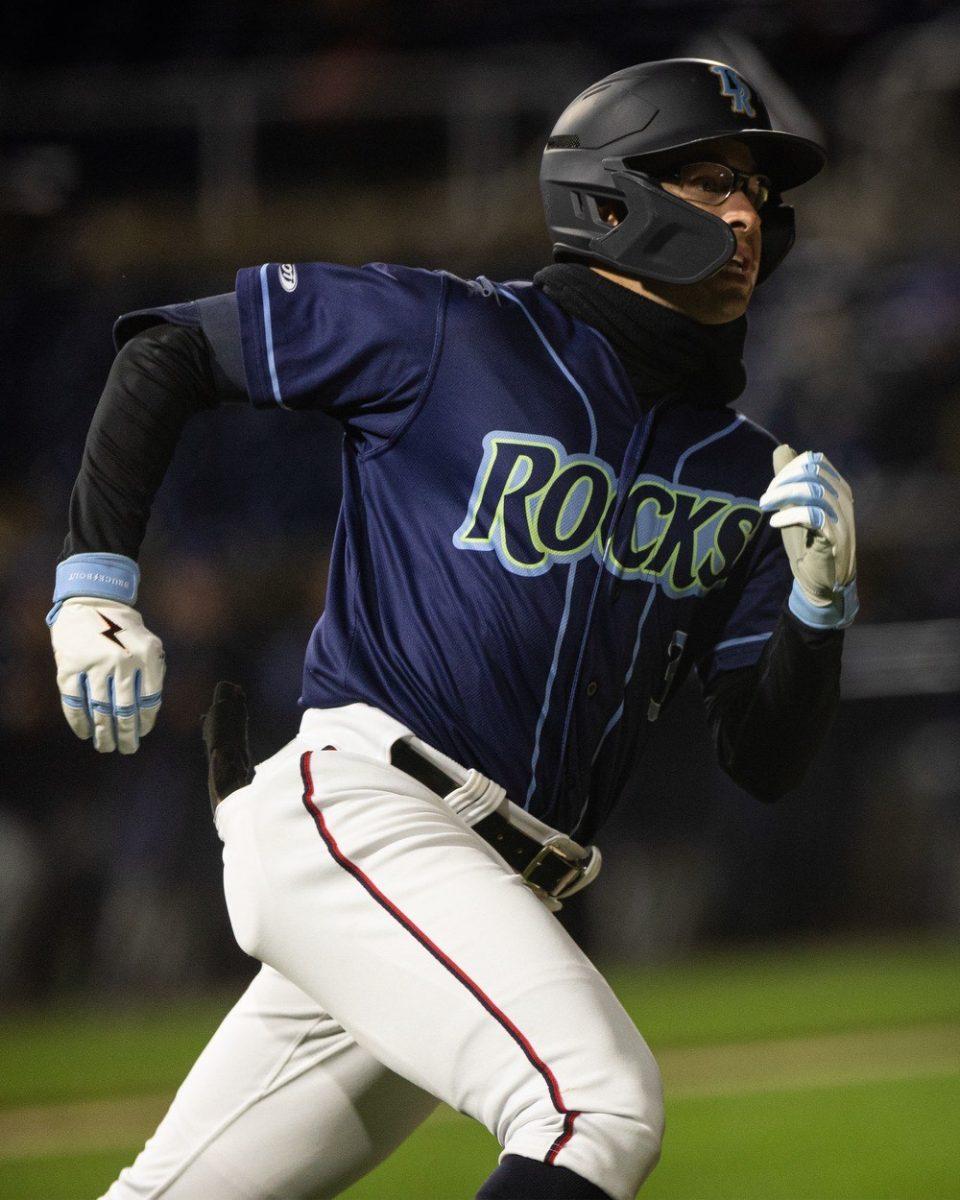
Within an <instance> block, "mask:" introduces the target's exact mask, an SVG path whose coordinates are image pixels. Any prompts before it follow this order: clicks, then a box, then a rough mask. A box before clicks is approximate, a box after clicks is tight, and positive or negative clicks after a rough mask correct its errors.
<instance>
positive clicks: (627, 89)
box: [540, 58, 826, 283]
mask: <svg viewBox="0 0 960 1200" xmlns="http://www.w3.org/2000/svg"><path fill="white" fill-rule="evenodd" d="M719 138H736V139H737V140H738V141H740V142H743V143H745V144H746V145H747V146H748V147H749V149H750V151H751V153H752V154H753V157H754V159H755V161H756V163H757V170H758V171H761V172H762V173H763V174H765V175H767V176H769V177H770V179H771V180H772V184H773V190H772V192H771V195H770V198H769V199H768V200H767V202H766V204H765V205H764V206H763V209H762V210H761V217H762V222H763V225H762V229H763V250H762V254H761V259H760V270H759V276H758V279H759V281H762V280H764V279H765V278H766V277H767V276H768V275H769V274H770V272H771V271H772V270H773V269H774V268H775V267H776V266H777V265H778V264H779V263H780V262H781V260H782V259H783V257H784V255H785V254H786V253H787V251H788V250H789V249H790V247H791V246H792V245H793V239H794V216H793V209H792V208H790V207H789V206H787V205H785V204H783V202H782V201H781V199H780V193H781V192H783V191H786V190H787V189H788V188H792V187H796V186H797V185H798V184H801V183H806V181H807V180H808V179H812V178H813V176H814V175H816V174H817V172H818V171H819V170H820V168H821V167H822V166H823V164H824V161H825V158H826V156H825V154H824V151H823V149H822V148H821V147H820V146H818V145H817V144H816V142H812V141H810V140H809V139H808V138H803V137H799V136H797V135H796V134H792V133H784V132H783V131H781V130H779V129H774V128H773V126H772V124H771V121H770V114H769V113H768V112H767V108H766V105H765V104H764V103H763V100H762V99H761V98H760V96H759V95H758V93H757V91H756V89H755V88H754V87H752V85H751V84H749V83H748V82H747V81H746V80H745V79H744V78H743V76H742V75H740V74H738V73H737V72H736V71H735V70H734V69H733V68H732V67H729V66H726V65H725V64H724V63H718V62H711V61H709V60H708V59H702V58H668V59H664V60H663V61H660V62H649V63H640V64H639V65H638V66H635V67H628V68H627V69H626V70H623V71H617V72H616V73H615V74H613V75H608V76H607V77H606V78H605V79H601V80H600V81H599V83H595V84H593V85H592V86H591V87H589V88H587V90H586V91H585V92H581V94H580V95H579V96H578V97H577V98H576V100H574V101H573V103H572V104H570V105H569V106H568V107H567V108H566V109H565V110H564V112H563V114H562V115H561V117H560V119H559V121H557V123H556V125H555V127H554V129H553V132H552V133H551V135H550V138H549V140H548V141H547V146H546V149H545V150H544V154H543V162H542V165H541V168H540V186H541V189H542V191H543V201H544V207H545V209H546V215H547V225H548V227H549V229H550V236H551V240H552V241H553V255H554V258H555V259H557V260H558V261H570V260H572V261H587V262H593V263H598V264H600V265H603V266H606V267H608V268H609V269H611V270H614V271H617V272H618V273H620V274H622V275H630V276H634V277H637V278H647V279H659V280H663V281H665V282H668V283H698V282H699V281H700V280H702V279H706V278H708V277H709V276H710V275H713V274H714V273H715V272H716V271H719V270H720V268H721V267H722V266H723V265H724V263H726V262H728V261H729V260H730V259H731V258H732V257H733V255H734V254H735V253H736V244H737V243H736V236H735V234H734V232H733V230H732V229H731V228H730V226H729V225H728V224H727V223H726V222H725V221H723V220H721V219H720V218H719V217H716V216H713V215H712V214H711V213H708V212H705V211H704V210H703V209H700V208H697V207H695V206H694V205H692V204H689V203H687V201H685V200H682V199H680V198H679V197H678V196H675V195H673V194H672V193H671V192H668V191H666V190H665V189H664V188H663V187H661V186H660V182H659V179H658V174H662V173H663V172H666V171H667V170H669V169H670V168H671V167H675V166H676V165H677V164H678V163H680V162H682V161H684V160H686V161H691V160H692V157H696V156H697V155H698V154H700V153H701V151H703V152H706V151H708V150H709V144H710V143H711V142H714V141H716V140H717V139H719ZM598 202H599V203H600V204H601V205H603V204H610V203H611V202H612V203H613V206H614V211H615V212H616V213H617V215H618V217H619V222H618V224H617V225H616V226H614V227H613V228H611V227H610V225H609V224H608V223H607V222H606V221H605V220H604V219H603V217H602V216H601V213H600V211H599V208H598Z"/></svg>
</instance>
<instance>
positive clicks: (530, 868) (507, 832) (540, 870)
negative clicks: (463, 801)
mask: <svg viewBox="0 0 960 1200" xmlns="http://www.w3.org/2000/svg"><path fill="white" fill-rule="evenodd" d="M390 761H391V762H392V763H393V765H394V766H395V767H397V768H398V769H399V770H401V771H403V772H404V773H405V774H407V775H409V776H411V777H412V778H413V779H416V780H417V782H418V783H422V784H423V786H424V787H425V788H429V789H430V791H431V792H435V793H436V794H437V795H438V796H448V795H449V794H450V793H451V792H454V791H456V790H457V788H458V787H460V784H459V783H458V782H457V780H455V779H452V778H451V777H450V776H449V775H448V774H447V773H446V772H445V771H441V770H440V768H439V767H438V766H436V765H435V764H434V763H432V762H431V761H430V760H429V759H428V758H426V757H425V756H424V755H422V754H421V753H420V752H419V751H418V750H415V749H414V748H413V746H411V745H410V743H409V742H407V741H399V742H394V743H393V745H392V746H391V747H390ZM472 828H473V830H474V832H476V833H479V835H480V836H481V837H482V838H483V840H484V841H485V842H489V843H490V845H491V846H493V848H494V850H496V852H497V853H498V854H499V855H500V857H501V858H503V859H505V860H506V862H507V863H509V865H510V866H511V867H513V869H514V870H515V871H516V872H517V873H518V874H519V875H522V876H523V878H524V880H525V881H526V882H527V883H528V884H530V885H531V886H532V887H534V888H536V889H538V890H541V891H544V892H546V894H547V895H548V896H553V897H558V896H560V895H562V893H563V892H564V891H565V889H567V888H568V887H569V886H570V885H571V884H572V883H574V882H575V881H576V880H577V879H579V878H580V876H581V875H582V874H583V869H584V863H583V862H582V861H581V860H579V859H575V858H572V857H570V856H569V855H567V854H566V853H564V851H563V850H562V849H560V848H559V847H557V846H553V845H549V844H548V845H546V846H545V845H543V844H542V843H541V842H538V841H537V840H536V838H533V837H530V836H529V834H526V833H524V832H523V830H521V829H518V828H517V827H516V826H515V825H511V824H510V822H509V821H508V820H507V818H506V817H505V816H503V815H502V814H501V813H498V812H492V813H490V814H489V816H486V817H484V818H483V820H481V821H478V822H477V823H476V825H474V826H472Z"/></svg>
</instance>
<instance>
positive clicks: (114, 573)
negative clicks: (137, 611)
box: [47, 553, 140, 625]
mask: <svg viewBox="0 0 960 1200" xmlns="http://www.w3.org/2000/svg"><path fill="white" fill-rule="evenodd" d="M139 586H140V568H139V567H138V566H137V564H136V563H135V562H134V561H133V559H132V558H127V556H126V555H125V554H107V553H98V554H71V555H70V557H69V558H65V559H64V560H63V562H61V563H58V564H57V581H56V585H55V587H54V589H53V608H51V610H50V611H49V613H47V624H48V625H52V624H53V623H54V621H55V620H56V619H57V614H58V613H59V612H60V608H61V607H62V605H63V602H64V600H69V599H71V597H73V596H99V597H100V598H101V599H103V600H118V601H119V602H120V603H121V604H131V605H132V604H135V603H136V601H137V589H138V588H139Z"/></svg>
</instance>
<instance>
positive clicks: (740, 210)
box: [717, 190, 760, 233]
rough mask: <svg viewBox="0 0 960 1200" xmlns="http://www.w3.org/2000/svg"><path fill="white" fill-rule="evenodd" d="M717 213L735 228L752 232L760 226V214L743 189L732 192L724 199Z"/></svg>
mask: <svg viewBox="0 0 960 1200" xmlns="http://www.w3.org/2000/svg"><path fill="white" fill-rule="evenodd" d="M717 215H718V216H719V217H721V219H722V220H724V221H726V222H727V224H728V225H731V226H732V227H733V228H734V229H740V230H743V231H744V232H747V233H752V232H753V231H754V230H759V228H760V214H759V213H758V212H757V210H756V209H755V208H754V207H753V204H752V203H751V201H750V200H749V199H748V198H747V194H746V192H744V191H742V190H741V191H739V192H732V193H731V194H730V195H729V196H728V197H727V198H726V200H724V202H723V204H722V206H721V208H720V212H719V213H718V214H717Z"/></svg>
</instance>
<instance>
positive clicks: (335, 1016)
mask: <svg viewBox="0 0 960 1200" xmlns="http://www.w3.org/2000/svg"><path fill="white" fill-rule="evenodd" d="M407 734H409V731H408V730H406V729H404V727H403V726H401V725H399V724H398V723H397V722H395V721H393V720H392V719H391V718H389V717H387V716H385V715H384V714H383V713H380V712H379V711H377V710H375V709H372V708H369V707H368V706H366V705H361V704H354V705H349V706H347V707H345V708H340V709H329V710H316V709H314V710H310V711H309V712H307V713H306V714H305V716H304V720H303V724H302V726H301V730H300V733H299V735H298V736H297V737H296V738H295V739H294V740H293V741H292V742H290V743H289V744H288V745H287V746H285V747H284V748H283V749H282V750H281V751H279V753H277V754H275V755H274V756H273V757H272V758H270V759H267V760H266V761H265V762H263V763H261V764H260V766H259V767H258V768H257V771H256V775H255V778H254V780H253V782H252V783H251V784H250V785H249V786H248V787H245V788H241V789H240V790H239V791H237V792H234V793H233V794H232V795H230V796H228V797H227V799H226V800H225V801H223V802H222V803H221V804H220V806H219V807H218V809H217V817H216V820H217V828H218V831H219V833H220V837H221V839H222V841H223V843H224V855H223V857H224V888H225V891H226V897H227V906H228V909H229V912H230V918H231V922H232V925H233V929H234V933H235V936H236V938H237V941H238V943H239V944H240V946H241V947H242V948H243V949H244V950H245V951H246V952H247V953H248V954H250V955H252V956H253V957H255V958H258V959H260V960H261V961H262V962H263V963H264V964H266V965H265V966H264V967H263V969H262V970H261V972H260V973H259V975H258V976H257V977H256V978H255V979H254V981H253V983H252V984H251V985H250V987H249V988H248V990H247V992H246V993H245V995H244V996H243V997H242V998H241V1000H240V1001H239V1003H238V1004H237V1005H236V1007H235V1008H234V1009H233V1010H232V1011H231V1012H230V1013H229V1014H228V1015H227V1017H226V1018H225V1020H224V1022H223V1024H222V1025H221V1026H220V1028H219V1030H218V1031H217V1033H216V1034H215V1035H214V1037H213V1038H212V1040H211V1041H210V1043H209V1045H208V1046H207V1047H206V1049H205V1050H204V1051H203V1053H202V1054H201V1056H200V1058H199V1059H198V1060H197V1062H196V1064H195V1066H194V1067H193V1069H192V1071H191V1072H190V1074H189V1075H188V1076H187V1079H186V1080H185V1082H184V1083H183V1085H182V1086H181V1088H180V1090H179V1092H178V1093H177V1096H176V1098H175V1099H174V1101H173V1104H172V1106H171V1108H170V1111H169V1112H168V1114H167V1116H166V1117H165V1118H164V1120H163V1121H162V1123H161V1125H160V1127H159V1129H158V1130H157V1133H156V1134H155V1136H154V1137H153V1138H151V1139H150V1141H148V1142H147V1145H146V1147H145V1149H144V1150H143V1152H142V1153H141V1154H140V1155H139V1156H138V1158H137V1159H136V1161H135V1162H134V1164H133V1166H132V1167H130V1168H128V1169H126V1170H124V1171H123V1172H122V1173H121V1175H120V1177H119V1179H118V1180H117V1182H116V1183H115V1184H114V1185H113V1186H112V1187H111V1188H110V1190H109V1191H108V1192H107V1198H108V1200H147V1198H150V1200H154V1198H160V1197H163V1198H164V1200H211V1198H212V1197H216V1200H266V1198H268V1197H269V1198H278V1200H279V1198H281V1197H282V1198H283V1200H314V1198H317V1197H328V1196H335V1195H337V1194H338V1193H339V1192H341V1191H342V1190H344V1189H345V1188H346V1187H347V1186H349V1184H350V1183H351V1182H352V1181H354V1180H356V1179H358V1178H360V1177H361V1176H362V1175H364V1174H366V1173H367V1172H368V1171H369V1170H371V1169H372V1168H373V1167H374V1166H375V1165H376V1164H377V1163H378V1162H380V1161H381V1160H382V1159H383V1158H384V1157H385V1156H386V1155H388V1154H389V1153H390V1152H391V1151H392V1150H393V1149H394V1148H395V1147H396V1146H397V1145H398V1144H399V1143H400V1142H401V1141H402V1140H403V1139H404V1138H405V1137H406V1136H408V1135H409V1134H410V1133H411V1132H412V1131H413V1130H414V1129H415V1128H416V1126H417V1125H419V1124H420V1122H422V1121H423V1120H424V1119H425V1117H426V1116H427V1115H428V1114H429V1113H430V1111H431V1110H432V1109H433V1107H434V1105H435V1104H436V1100H437V1099H439V1100H442V1101H444V1102H445V1103H447V1104H449V1105H450V1106H451V1107H452V1108H454V1109H457V1110H458V1111H460V1112H464V1113H467V1114H468V1115H470V1116H471V1117H473V1118H475V1119H476V1120H477V1121H480V1122H482V1123H483V1124H484V1125H485V1126H486V1127H487V1129H489V1130H490V1131H491V1133H493V1134H494V1135H495V1136H496V1137H497V1139H498V1140H499V1142H500V1144H501V1145H502V1146H503V1150H504V1154H517V1155H522V1156H525V1157H527V1158H533V1159H537V1160H540V1161H545V1162H550V1163H557V1164H558V1165H561V1166H565V1167H568V1168H569V1169H570V1170H571V1171H575V1172H577V1173H578V1174H580V1175H582V1176H584V1177H585V1178H586V1179H589V1180H590V1181H591V1182H593V1183H595V1184H596V1185H597V1186H598V1187H600V1188H602V1189H603V1190H604V1191H606V1192H607V1193H609V1195H610V1196H611V1197H613V1198H614V1200H633V1197H634V1196H635V1194H636V1191H637V1189H638V1188H639V1186H640V1184H641V1183H642V1182H643V1180H644V1178H645V1177H646V1176H647V1174H648V1173H649V1172H650V1171H651V1170H652V1168H653V1166H654V1165H655V1163H656V1161H657V1158H658V1155H659V1146H660V1139H661V1136H662V1129H663V1106H662V1097H661V1087H660V1077H659V1072H658V1069H657V1066H656V1063H655V1061H654V1059H653V1056H652V1054H651V1053H650V1050H649V1049H648V1047H647V1045H646V1043H645V1042H644V1041H643V1039H642V1037H641V1036H640V1034H639V1033H638V1031H637V1029H636V1028H635V1026H634V1025H633V1022H632V1021H631V1020H630V1018H629V1017H628V1015H627V1014H626V1012H625V1011H624V1009H623V1008H622V1006H621V1005H620V1003H619V1001H618V1000H617V999H616V997H615V996H614V994H613V992H612V991H611V990H610V988H609V986H608V985H607V983H606V981H605V980H604V979H603V977H602V976H601V975H600V974H599V972H598V971H597V970H596V968H595V967H594V966H593V965H592V964H591V962H590V961H589V959H587V958H586V956H585V955H584V954H583V953H582V951H581V950H580V949H579V948H578V947H577V945H576V944H575V943H574V942H573V940H572V939H571V938H570V937H569V935H568V934H567V933H566V931H565V930H564V929H563V927H562V926H561V925H560V923H559V922H558V921H557V920H556V919H555V917H553V915H552V914H551V913H550V912H549V911H548V909H547V908H546V907H545V905H544V904H542V903H541V902H540V901H539V900H538V899H537V898H536V896H535V895H534V894H533V893H532V892H531V891H530V890H529V889H528V888H527V887H525V886H524V884H523V883H522V881H521V880H520V878H519V877H518V876H517V875H516V873H515V872H513V871H512V870H511V869H510V868H509V867H508V866H507V865H506V863H505V862H504V861H503V860H502V859H501V858H500V857H499V855H498V854H497V853H496V852H495V851H494V850H493V849H492V848H491V847H490V846H489V845H488V844H487V843H486V842H484V841H483V840H482V839H481V838H480V837H479V836H478V835H477V834H475V833H474V832H473V831H472V830H471V829H470V828H469V826H467V825H466V824H465V823H464V821H463V820H462V819H461V818H460V817H459V816H457V815H456V814H455V813H454V812H452V811H451V809H450V807H449V806H448V805H447V804H446V803H444V801H443V799H441V798H440V797H439V796H437V795H435V794H434V793H432V792H430V791H429V790H428V789H426V788H425V787H424V786H423V785H422V784H420V783H419V782H417V781H416V780H414V779H412V778H411V777H410V776H408V775H406V774H405V773H403V772H402V771H400V770H398V769H397V768H395V767H393V766H392V765H391V764H390V761H389V751H390V746H391V745H392V744H393V742H394V741H395V740H396V739H397V738H398V737H403V736H405V735H407ZM418 745H419V746H420V748H422V743H418ZM433 757H434V758H435V761H436V762H437V765H439V766H441V768H446V769H448V770H449V769H450V768H453V770H452V771H451V773H453V774H454V776H455V777H456V778H462V777H463V776H464V771H463V768H460V767H457V765H456V764H451V763H450V760H449V759H446V758H444V757H443V756H442V755H439V754H438V753H437V752H433ZM457 772H458V773H457ZM492 1166H493V1164H491V1168H492Z"/></svg>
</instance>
